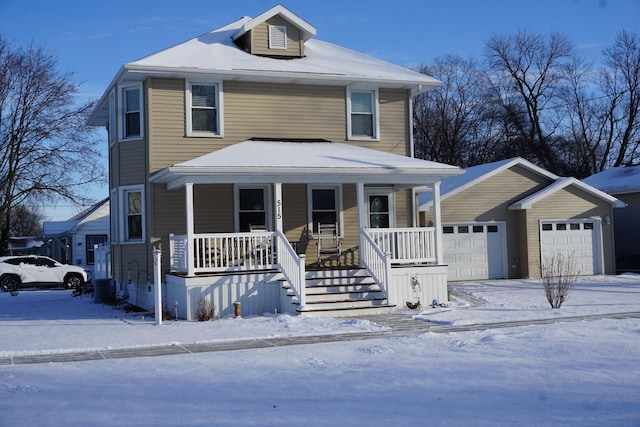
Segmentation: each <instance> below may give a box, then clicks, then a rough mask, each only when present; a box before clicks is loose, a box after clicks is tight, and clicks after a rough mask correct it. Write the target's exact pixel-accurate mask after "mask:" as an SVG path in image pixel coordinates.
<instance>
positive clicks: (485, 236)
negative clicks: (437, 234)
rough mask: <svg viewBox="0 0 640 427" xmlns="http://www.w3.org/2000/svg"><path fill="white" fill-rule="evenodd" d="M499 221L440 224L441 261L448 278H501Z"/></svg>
mask: <svg viewBox="0 0 640 427" xmlns="http://www.w3.org/2000/svg"><path fill="white" fill-rule="evenodd" d="M504 229H505V227H504V223H503V222H490V223H470V224H444V225H443V227H442V236H443V248H444V251H443V252H444V261H445V264H447V265H448V266H449V267H448V278H449V280H482V279H503V278H505V277H506V273H505V265H506V261H505V254H506V249H505V242H506V240H505V232H504Z"/></svg>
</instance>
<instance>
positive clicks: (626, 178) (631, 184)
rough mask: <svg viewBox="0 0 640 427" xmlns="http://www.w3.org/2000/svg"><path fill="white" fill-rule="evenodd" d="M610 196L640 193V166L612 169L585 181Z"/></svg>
mask: <svg viewBox="0 0 640 427" xmlns="http://www.w3.org/2000/svg"><path fill="white" fill-rule="evenodd" d="M583 181H584V182H586V183H587V184H589V185H591V186H593V187H595V188H597V189H598V190H601V191H604V192H605V193H609V194H627V193H638V192H640V166H625V167H617V168H610V169H607V170H604V171H602V172H600V173H597V174H595V175H591V176H590V177H588V178H585V179H584V180H583Z"/></svg>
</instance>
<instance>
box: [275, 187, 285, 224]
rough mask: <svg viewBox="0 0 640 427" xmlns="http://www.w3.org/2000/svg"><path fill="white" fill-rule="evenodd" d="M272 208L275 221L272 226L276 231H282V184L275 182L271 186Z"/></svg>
mask: <svg viewBox="0 0 640 427" xmlns="http://www.w3.org/2000/svg"><path fill="white" fill-rule="evenodd" d="M273 206H274V207H275V214H276V217H275V221H274V225H275V227H276V230H278V231H282V230H283V227H282V208H283V206H282V183H280V182H276V183H274V184H273Z"/></svg>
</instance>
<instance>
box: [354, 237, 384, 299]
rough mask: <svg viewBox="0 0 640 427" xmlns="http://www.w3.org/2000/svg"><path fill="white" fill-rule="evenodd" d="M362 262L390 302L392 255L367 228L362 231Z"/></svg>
mask: <svg viewBox="0 0 640 427" xmlns="http://www.w3.org/2000/svg"><path fill="white" fill-rule="evenodd" d="M360 237H361V239H360V260H361V262H362V266H363V267H365V268H366V269H367V270H368V271H369V273H370V274H371V277H373V278H374V280H375V281H376V282H377V283H378V286H380V289H382V292H384V295H385V297H386V298H387V302H388V303H389V304H391V303H392V302H391V301H389V285H390V284H391V254H390V253H386V254H385V253H384V252H382V250H381V249H380V247H379V246H378V245H377V244H376V242H375V241H374V240H373V238H372V237H371V236H370V235H369V233H367V230H366V229H365V228H362V229H360Z"/></svg>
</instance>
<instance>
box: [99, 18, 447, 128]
mask: <svg viewBox="0 0 640 427" xmlns="http://www.w3.org/2000/svg"><path fill="white" fill-rule="evenodd" d="M256 19H258V18H256ZM252 22H255V20H253V19H252V18H250V17H244V18H241V19H239V20H237V21H235V22H233V23H231V24H228V25H226V26H223V27H221V28H218V29H216V30H213V31H211V32H208V33H205V34H202V35H200V36H198V37H195V38H193V39H190V40H187V41H185V42H183V43H180V44H177V45H175V46H173V47H170V48H168V49H164V50H161V51H159V52H156V53H153V54H151V55H148V56H146V57H144V58H142V59H139V60H137V61H133V62H130V63H128V64H125V65H124V66H123V67H122V68H121V69H120V71H119V72H118V74H117V75H116V77H115V78H114V79H113V81H112V82H111V83H110V85H109V87H108V88H107V89H106V91H105V93H104V94H103V96H102V98H101V99H100V101H99V103H98V105H97V106H96V109H95V110H94V111H93V112H92V114H91V116H90V118H89V120H88V123H89V124H91V125H106V124H107V121H108V94H109V91H110V90H111V88H112V87H113V86H115V85H117V84H118V83H120V82H122V81H135V80H138V81H141V80H144V79H145V78H146V77H147V76H164V77H174V78H197V77H205V76H206V77H209V78H218V79H222V80H225V79H233V80H236V81H237V80H246V81H258V82H276V83H288V84H296V83H297V84H325V85H326V84H335V85H345V86H346V85H353V84H358V83H362V84H370V85H375V86H378V87H391V88H406V89H409V90H411V91H412V93H413V94H417V93H421V92H425V91H427V90H429V89H432V88H435V87H438V86H440V85H441V84H442V83H441V82H440V81H438V80H436V79H434V78H432V77H429V76H427V75H425V74H421V73H418V72H416V71H413V70H410V69H408V68H405V67H401V66H399V65H395V64H392V63H389V62H386V61H383V60H381V59H377V58H374V57H372V56H369V55H366V54H363V53H359V52H356V51H353V50H350V49H346V48H344V47H340V46H337V45H335V44H332V43H327V42H323V41H320V40H317V39H315V38H314V39H310V40H307V41H306V42H305V47H304V52H305V57H303V58H295V59H276V58H270V57H265V56H258V55H252V54H250V53H248V52H245V51H244V50H243V49H241V48H239V47H238V46H237V45H236V44H235V43H234V41H233V39H232V37H233V36H234V35H235V34H237V33H238V31H240V32H241V31H243V28H245V27H246V26H247V25H251V23H252ZM303 22H304V21H303ZM307 25H308V24H307Z"/></svg>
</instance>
